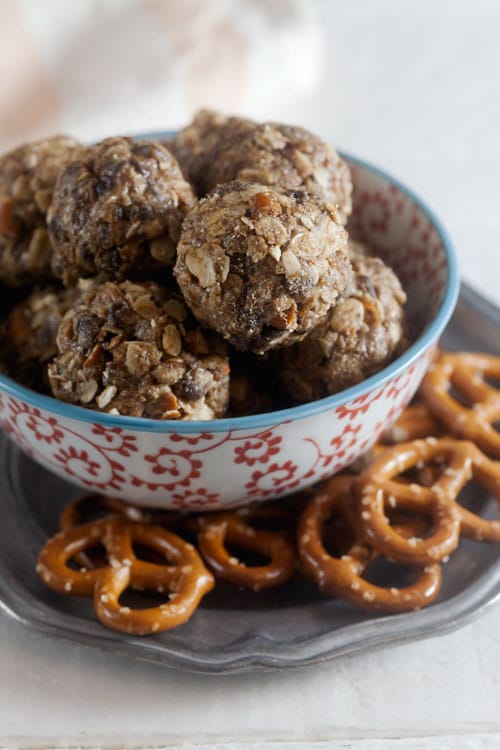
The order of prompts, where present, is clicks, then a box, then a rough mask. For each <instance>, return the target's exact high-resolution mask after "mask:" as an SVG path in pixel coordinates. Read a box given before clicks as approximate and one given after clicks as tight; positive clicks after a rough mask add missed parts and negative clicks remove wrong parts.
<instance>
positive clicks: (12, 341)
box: [1, 286, 80, 392]
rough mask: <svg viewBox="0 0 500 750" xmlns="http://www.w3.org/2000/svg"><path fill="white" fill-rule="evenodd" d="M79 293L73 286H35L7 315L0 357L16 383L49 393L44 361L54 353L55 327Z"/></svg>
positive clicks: (45, 362)
mask: <svg viewBox="0 0 500 750" xmlns="http://www.w3.org/2000/svg"><path fill="white" fill-rule="evenodd" d="M79 294H80V289H77V288H72V289H57V288H55V287H53V286H49V287H44V288H37V289H35V290H34V291H33V292H32V293H31V294H30V295H29V296H28V297H27V298H26V299H25V300H23V301H22V302H20V303H19V304H17V305H16V306H15V307H13V308H12V310H11V311H10V313H9V314H8V315H7V317H6V319H5V322H4V327H3V340H2V345H1V349H2V354H1V358H2V361H3V362H4V363H5V369H6V371H7V372H8V373H9V374H11V375H12V377H14V378H15V379H16V380H17V381H18V382H19V383H22V384H23V385H26V386H28V387H30V388H35V390H38V391H46V392H47V391H48V392H50V391H49V388H48V378H47V363H48V362H49V361H50V360H51V359H52V357H54V356H55V354H56V353H57V347H56V334H57V329H58V328H59V324H60V322H61V320H62V318H63V315H64V314H65V313H66V312H67V311H68V310H69V309H70V307H71V306H72V305H73V304H74V303H75V302H76V300H77V299H78V297H79Z"/></svg>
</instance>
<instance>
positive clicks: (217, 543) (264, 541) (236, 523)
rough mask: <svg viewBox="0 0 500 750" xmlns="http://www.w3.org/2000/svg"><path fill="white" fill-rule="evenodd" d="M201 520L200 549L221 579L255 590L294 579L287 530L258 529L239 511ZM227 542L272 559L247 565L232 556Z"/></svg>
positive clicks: (292, 547)
mask: <svg viewBox="0 0 500 750" xmlns="http://www.w3.org/2000/svg"><path fill="white" fill-rule="evenodd" d="M199 523H200V531H199V533H198V546H199V550H200V552H201V554H202V556H203V559H204V560H205V562H206V563H207V565H208V566H209V567H210V568H211V570H213V572H214V573H215V574H216V576H218V577H219V578H222V579H223V580H225V581H229V582H230V583H234V584H236V585H237V586H241V587H242V588H247V589H252V591H256V592H257V591H261V590H263V589H269V588H274V587H276V586H280V585H282V584H283V583H286V582H287V581H289V580H290V578H292V576H293V573H294V568H295V566H294V558H295V550H294V546H293V545H292V544H291V542H290V541H289V540H288V538H287V535H286V534H285V533H282V532H278V531H267V530H264V529H256V528H254V527H253V526H251V525H249V524H248V523H247V522H246V521H245V520H244V519H243V518H242V516H241V515H240V514H238V512H237V511H236V512H232V513H217V514H213V515H212V516H211V517H208V516H206V517H202V518H200V519H199ZM227 544H232V545H235V546H237V547H241V548H242V549H245V550H250V551H251V552H258V553H260V554H261V555H264V556H265V557H269V558H270V562H269V563H268V564H267V565H245V564H244V563H243V562H241V561H240V560H238V559H237V558H236V557H234V556H233V555H231V553H230V552H229V551H228V549H227V546H226V545H227Z"/></svg>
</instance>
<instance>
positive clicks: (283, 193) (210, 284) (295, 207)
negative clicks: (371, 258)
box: [175, 181, 352, 354]
mask: <svg viewBox="0 0 500 750" xmlns="http://www.w3.org/2000/svg"><path fill="white" fill-rule="evenodd" d="M351 273H352V270H351V264H350V261H349V259H348V257H347V234H346V232H345V230H344V228H343V227H342V225H341V223H340V221H339V219H338V215H337V212H336V211H335V209H334V207H333V206H332V205H331V204H328V203H326V202H325V201H324V200H323V199H321V198H319V197H318V196H313V195H309V194H308V193H306V192H305V191H303V190H295V191H291V190H285V189H282V188H278V187H267V186H265V185H258V184H253V183H241V182H237V181H236V182H232V183H227V184H225V185H220V186H219V187H218V188H216V189H215V190H214V191H213V192H212V193H211V194H210V195H209V196H207V197H206V198H205V199H203V200H201V201H200V203H199V204H198V206H196V208H195V209H193V210H192V211H191V212H190V214H189V215H188V217H187V218H186V220H185V222H184V225H183V231H182V235H181V238H180V241H179V245H178V248H177V262H176V266H175V276H176V278H177V281H178V284H179V286H180V289H181V291H182V293H183V295H184V298H185V300H186V302H187V303H188V305H189V306H190V308H191V309H192V311H193V312H194V314H195V315H196V317H197V318H198V320H199V321H200V322H201V323H202V324H203V325H206V326H208V327H209V328H211V329H213V330H215V331H218V332H219V333H220V334H222V336H223V337H224V338H225V339H227V340H228V341H229V342H230V343H231V344H233V346H235V347H236V348H237V349H240V350H243V351H245V350H251V351H253V352H255V353H258V354H262V353H264V352H266V351H267V350H269V349H272V348H273V347H276V346H285V345H290V344H291V343H293V341H296V340H298V339H300V338H302V337H303V336H304V335H305V334H306V333H307V331H309V330H310V329H312V328H314V326H315V325H317V324H318V322H319V321H320V320H321V318H322V317H324V316H325V315H326V314H327V312H328V310H329V308H330V307H331V306H332V305H333V304H334V303H335V302H336V301H337V299H338V298H339V296H340V295H342V294H343V293H344V291H345V289H346V288H347V286H348V284H349V283H350V281H351Z"/></svg>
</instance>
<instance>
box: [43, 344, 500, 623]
mask: <svg viewBox="0 0 500 750" xmlns="http://www.w3.org/2000/svg"><path fill="white" fill-rule="evenodd" d="M491 381H497V382H500V358H499V357H494V356H490V355H486V354H469V353H440V354H439V355H438V356H437V358H436V359H435V361H434V362H433V364H432V365H431V367H430V369H429V371H428V373H427V374H426V376H425V378H424V381H423V383H422V386H421V388H420V392H419V396H418V400H417V401H416V403H415V404H414V405H412V406H410V407H409V408H408V409H406V411H405V412H403V414H402V416H401V417H400V419H399V420H398V421H397V422H396V424H395V425H394V426H393V427H392V428H391V429H390V430H389V432H388V433H386V434H385V436H384V438H383V440H382V441H380V442H379V443H377V445H375V447H374V448H373V449H372V451H371V454H370V456H369V457H367V459H366V460H365V461H364V463H365V466H364V468H361V469H358V470H357V471H356V470H354V469H352V470H351V471H349V472H346V473H343V474H339V475H336V476H334V477H333V478H332V479H330V480H329V481H327V482H326V483H323V484H322V485H321V486H319V487H316V488H314V489H313V490H312V491H308V492H307V493H302V494H300V495H297V496H295V497H293V498H290V499H286V500H283V501H281V502H271V503H265V504H261V505H257V506H247V507H243V508H240V509H237V510H233V511H228V512H220V513H217V512H216V513H202V514H196V515H189V516H187V515H182V514H179V513H170V512H166V511H153V510H145V509H139V508H136V507H133V506H130V505H128V504H126V503H123V502H121V501H120V500H116V499H111V498H107V497H103V496H99V495H85V496H83V497H80V498H77V499H76V500H73V501H72V502H71V503H70V504H69V505H68V506H67V508H66V509H65V511H64V512H63V515H62V517H61V530H60V531H59V533H57V534H56V535H55V536H54V537H52V539H50V540H49V541H48V542H47V543H46V545H45V546H44V548H43V549H42V551H41V553H40V557H39V561H38V566H37V571H38V573H39V575H40V576H41V578H42V580H43V581H44V582H45V583H46V584H47V586H49V587H50V588H52V589H55V590H56V591H59V592H62V593H72V594H78V595H84V596H90V597H92V598H93V603H94V608H95V611H96V614H97V616H98V618H99V619H100V620H101V622H103V623H104V624H105V625H107V626H109V627H111V628H113V629H115V630H119V631H124V632H127V633H132V634H149V633H156V632H159V631H163V630H168V629H171V628H174V627H177V626H178V625H181V624H182V623H184V622H186V621H187V620H188V619H189V618H190V616H191V615H192V614H193V612H194V611H195V609H196V608H197V606H198V604H199V602H200V600H201V599H202V597H203V596H204V595H205V594H207V593H208V592H209V591H210V590H211V589H212V588H213V587H214V585H215V579H222V580H224V581H228V582H230V583H231V584H234V585H236V586H238V587H242V588H247V589H250V590H252V591H254V592H258V591H261V590H263V589H269V588H273V587H276V586H281V585H283V584H285V583H287V582H289V581H290V580H291V579H292V578H294V577H296V576H302V577H303V578H304V577H306V578H308V579H309V580H311V581H314V582H315V583H316V584H317V586H318V587H319V589H320V591H321V592H322V593H323V594H325V595H327V596H334V597H338V598H341V599H344V600H347V601H349V602H351V603H354V604H355V605H358V606H361V607H364V608H366V609H370V610H377V611H383V612H403V611H408V610H414V609H419V608H421V607H424V606H426V605H428V604H430V603H431V602H432V601H433V600H434V599H435V598H436V596H437V595H438V593H439V590H440V586H441V578H442V563H443V562H445V561H446V560H447V559H448V557H449V556H450V554H451V553H453V551H454V550H455V549H456V548H457V545H458V543H459V540H460V536H462V535H463V536H466V537H469V538H471V539H475V540H477V541H487V542H500V520H487V519H485V518H482V517H481V516H479V515H477V514H475V513H473V512H472V511H469V510H466V509H465V508H464V507H463V506H462V505H461V504H460V502H458V501H457V499H458V496H459V494H460V493H461V491H462V490H463V488H464V487H465V485H467V484H468V483H469V482H471V481H474V482H475V483H476V484H479V485H481V486H482V487H484V488H485V489H486V490H487V492H488V493H490V494H491V495H493V496H494V498H495V499H496V500H497V501H498V502H499V503H500V434H499V432H498V430H497V429H496V426H497V425H498V421H499V420H500V390H499V389H498V388H496V387H494V385H492V383H491ZM96 516H98V518H97V519H96V520H88V519H89V518H91V517H94V518H95V517H96ZM236 550H238V553H239V552H241V555H240V556H239V557H237V556H236ZM248 554H250V556H251V555H257V556H258V558H259V559H257V560H255V559H254V560H253V561H252V560H251V561H250V562H247V563H245V562H243V560H242V559H240V558H241V556H244V557H247V555H248ZM261 558H265V560H264V562H262V560H261ZM380 559H382V560H384V559H385V560H388V561H390V562H393V563H397V564H399V565H402V566H405V567H408V568H409V573H410V577H411V579H412V580H411V581H410V582H408V583H407V582H406V576H404V581H405V585H403V586H393V585H387V584H385V585H384V583H375V582H372V580H370V579H371V578H373V568H374V563H375V561H376V560H379V561H380ZM127 589H133V590H136V591H143V590H146V591H148V592H153V594H154V596H155V597H156V598H158V597H160V601H161V603H158V601H156V602H155V606H148V607H147V608H135V607H132V606H127V605H123V604H122V603H120V597H122V595H123V594H124V592H125V591H126V590H127Z"/></svg>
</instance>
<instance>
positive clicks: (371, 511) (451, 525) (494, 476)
mask: <svg viewBox="0 0 500 750" xmlns="http://www.w3.org/2000/svg"><path fill="white" fill-rule="evenodd" d="M427 461H437V462H438V463H440V464H441V465H442V467H443V468H442V471H441V472H440V476H439V478H438V479H436V481H435V482H434V483H433V484H432V485H431V486H430V487H424V486H421V485H419V484H417V483H410V484H408V483H406V482H404V481H398V480H397V478H398V476H400V475H401V474H403V473H404V472H405V471H407V470H409V469H411V468H412V467H414V466H417V465H419V464H421V463H422V462H427ZM471 479H474V480H476V481H477V482H479V483H480V484H481V485H482V486H484V487H485V488H486V489H487V490H488V491H489V492H491V493H493V494H494V496H495V497H496V499H497V500H498V501H499V502H500V465H499V464H497V463H496V462H494V461H491V460H490V459H489V458H487V457H486V456H485V455H484V454H483V453H481V451H480V450H479V449H478V448H476V446H475V445H473V443H470V442H468V441H462V440H452V439H451V438H441V439H439V440H438V439H436V438H427V439H426V440H414V441H412V442H409V443H401V444H400V445H396V446H394V447H392V448H389V449H388V450H387V451H385V452H384V453H383V454H381V455H380V456H379V457H378V458H376V459H375V461H374V462H373V463H372V464H371V465H370V466H369V467H368V468H367V469H365V471H364V472H363V473H362V474H361V475H360V476H359V477H358V479H357V480H356V489H357V493H358V496H359V519H360V524H361V528H362V531H363V534H364V536H365V538H366V539H367V540H368V541H369V543H370V544H373V546H374V547H376V549H378V550H379V552H382V553H383V554H385V555H386V556H387V557H388V558H390V559H393V560H396V561H398V562H402V563H410V564H411V563H412V562H416V563H418V564H420V565H428V564H430V563H432V562H436V561H438V560H444V559H445V558H447V557H448V555H449V554H450V553H451V552H453V550H454V549H455V548H456V547H457V545H458V541H459V535H460V532H462V533H463V534H464V535H465V536H468V537H471V538H473V539H476V540H486V541H500V521H489V520H486V519H483V518H481V517H480V516H478V515H476V514H475V513H472V512H471V511H468V510H466V509H465V508H463V507H462V506H461V505H459V504H458V503H457V502H456V499H457V497H458V495H459V493H460V491H461V490H462V488H463V487H464V486H465V485H466V484H467V482H468V481H469V480H471ZM387 507H392V508H397V509H399V510H404V511H411V512H415V511H416V512H417V513H423V514H426V515H429V516H430V518H431V519H432V522H433V530H432V533H431V534H430V535H428V536H426V537H425V538H422V537H415V536H413V537H410V538H409V539H408V538H405V537H404V536H403V535H401V534H400V533H398V531H397V529H395V528H393V527H392V526H391V524H390V521H389V519H388V518H387V514H386V508H387Z"/></svg>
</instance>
